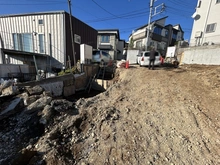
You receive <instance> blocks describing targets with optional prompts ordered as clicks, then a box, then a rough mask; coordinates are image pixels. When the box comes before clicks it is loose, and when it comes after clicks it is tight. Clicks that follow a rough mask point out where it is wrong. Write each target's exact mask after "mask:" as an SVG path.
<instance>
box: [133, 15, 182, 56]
mask: <svg viewBox="0 0 220 165" xmlns="http://www.w3.org/2000/svg"><path fill="white" fill-rule="evenodd" d="M166 18H167V17H163V18H161V19H158V20H155V21H153V22H151V23H150V25H148V24H147V25H144V26H142V27H140V28H138V29H136V30H135V31H133V33H132V34H131V35H130V36H129V41H130V42H131V40H132V42H133V43H132V46H133V48H135V49H139V50H149V48H150V47H152V46H153V47H155V48H156V49H157V50H159V51H160V52H161V53H163V54H164V53H165V52H166V49H167V47H168V46H174V45H175V44H176V42H177V41H182V40H183V35H184V32H183V30H182V28H181V26H180V25H179V24H178V25H175V26H173V25H171V24H169V25H166V26H165V21H166ZM148 29H150V35H149V39H148V42H147V30H148Z"/></svg>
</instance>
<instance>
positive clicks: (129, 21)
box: [0, 0, 197, 41]
mask: <svg viewBox="0 0 220 165" xmlns="http://www.w3.org/2000/svg"><path fill="white" fill-rule="evenodd" d="M71 3H72V6H71V7H72V8H71V9H72V15H73V16H75V17H76V18H78V19H80V20H81V21H83V22H85V23H86V24H88V25H89V26H91V27H93V28H95V29H119V32H120V38H121V39H124V40H126V41H127V40H128V37H129V35H130V34H131V33H132V30H135V29H136V28H139V27H140V26H143V25H145V24H147V23H148V16H149V3H150V0H71ZM161 3H164V4H165V6H166V8H165V11H164V12H162V13H161V14H158V15H156V16H154V17H153V18H152V21H153V20H156V19H160V18H162V17H165V16H168V18H167V20H166V24H172V25H176V24H180V25H181V27H182V29H183V31H184V32H185V33H184V39H185V40H189V39H190V35H191V30H192V25H193V19H192V18H191V15H192V14H193V13H194V12H195V7H196V4H197V0H184V1H183V0H156V1H155V3H154V6H157V5H160V4H161ZM57 10H65V11H67V12H69V8H68V0H0V15H7V14H20V13H31V12H42V11H57Z"/></svg>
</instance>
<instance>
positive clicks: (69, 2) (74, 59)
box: [67, 0, 76, 69]
mask: <svg viewBox="0 0 220 165" xmlns="http://www.w3.org/2000/svg"><path fill="white" fill-rule="evenodd" d="M67 1H68V6H69V19H70V33H71V39H72V51H73V61H74V66H76V57H75V48H74V35H73V27H72V11H71V0H67ZM70 69H71V68H70Z"/></svg>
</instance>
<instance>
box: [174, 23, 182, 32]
mask: <svg viewBox="0 0 220 165" xmlns="http://www.w3.org/2000/svg"><path fill="white" fill-rule="evenodd" d="M174 26H178V27H179V30H180V31H181V32H183V30H182V28H181V26H180V24H176V25H173V27H174Z"/></svg>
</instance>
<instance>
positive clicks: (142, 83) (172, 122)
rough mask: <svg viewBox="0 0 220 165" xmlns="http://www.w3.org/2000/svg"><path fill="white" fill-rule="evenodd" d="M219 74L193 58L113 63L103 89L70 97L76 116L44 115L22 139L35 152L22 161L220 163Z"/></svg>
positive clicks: (84, 164)
mask: <svg viewBox="0 0 220 165" xmlns="http://www.w3.org/2000/svg"><path fill="white" fill-rule="evenodd" d="M219 73H220V66H197V65H183V66H180V67H179V68H156V70H148V69H147V68H146V67H139V66H131V67H130V68H129V69H117V73H116V77H115V79H114V84H113V85H112V86H111V87H110V88H109V89H108V90H107V91H106V92H104V93H101V94H99V95H96V96H95V97H91V98H88V99H83V98H82V99H79V100H78V101H77V102H76V109H77V110H78V112H79V114H78V115H72V114H71V113H69V111H68V113H65V112H62V113H58V114H57V113H56V114H54V115H53V116H52V117H51V119H50V122H49V123H48V124H47V125H45V126H44V128H41V129H44V131H43V133H42V135H41V136H40V137H37V138H36V139H37V140H34V141H33V138H32V141H31V142H29V145H28V144H26V146H25V147H26V149H27V150H31V151H37V153H34V154H35V156H34V157H33V158H32V161H30V162H32V163H30V162H29V164H37V163H38V164H51V165H56V164H60V165H61V164H68V165H69V164H77V165H104V164H105V165H113V164H117V165H124V164H126V165H129V164H130V165H138V164H139V165H146V164H152V165H153V164H154V165H165V164H167V165H183V164H187V165H188V164H192V165H194V164H199V165H219V164H220V113H219V112H220V110H219V109H220V74H219ZM23 150H24V149H23ZM34 158H35V159H34ZM33 159H34V160H33ZM40 160H41V161H40Z"/></svg>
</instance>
